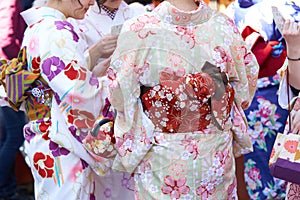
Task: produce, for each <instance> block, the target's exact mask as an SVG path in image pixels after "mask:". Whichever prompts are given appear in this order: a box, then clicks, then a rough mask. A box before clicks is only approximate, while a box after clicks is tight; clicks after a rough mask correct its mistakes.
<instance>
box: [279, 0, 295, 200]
mask: <svg viewBox="0 0 300 200" xmlns="http://www.w3.org/2000/svg"><path fill="white" fill-rule="evenodd" d="M296 6H297V7H298V8H299V5H296ZM297 14H298V13H297ZM296 19H297V18H296ZM296 19H295V18H294V20H296ZM298 19H299V18H298ZM294 20H291V19H287V20H286V22H285V24H284V27H283V32H282V35H283V36H284V38H285V41H286V46H287V60H286V63H285V65H284V66H283V67H282V68H281V69H280V72H281V75H282V80H281V83H280V84H281V87H280V90H279V97H278V100H279V104H280V105H281V106H282V107H283V108H288V101H287V97H288V95H287V85H286V84H288V86H289V87H288V88H289V90H290V91H289V92H290V98H291V100H290V102H291V105H293V107H292V111H291V118H292V119H291V122H292V124H291V132H292V133H295V134H300V98H299V91H300V78H299V73H300V71H299V69H300V68H299V64H300V59H299V57H300V45H299V40H300V25H299V22H295V21H294ZM287 68H288V71H287ZM287 73H288V75H289V79H288V80H289V82H287ZM288 123H289V121H287V125H286V128H285V132H287V131H289V130H288V127H289V125H288ZM299 191H300V185H298V184H295V183H288V185H287V189H286V199H287V200H288V199H300V192H299Z"/></svg>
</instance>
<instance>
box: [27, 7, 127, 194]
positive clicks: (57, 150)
mask: <svg viewBox="0 0 300 200" xmlns="http://www.w3.org/2000/svg"><path fill="white" fill-rule="evenodd" d="M22 16H23V17H24V19H25V21H26V22H27V24H28V28H27V30H26V32H25V36H24V41H23V44H22V46H23V47H26V49H27V56H26V57H27V60H28V65H27V70H28V71H30V72H33V73H36V74H39V75H40V77H41V78H42V79H40V78H39V79H38V80H36V81H35V82H34V83H33V84H31V87H30V89H29V90H28V91H27V92H28V95H29V98H27V99H25V108H26V110H27V112H28V113H31V114H30V122H29V123H28V124H27V125H25V127H24V136H25V140H26V141H25V150H26V152H27V154H28V158H29V161H30V165H31V170H32V174H33V176H34V180H35V188H34V190H35V199H39V200H44V199H47V200H48V199H71V200H72V199H73V200H75V199H76V200H77V199H91V200H95V199H119V197H120V195H122V197H124V199H132V197H133V193H132V184H131V177H130V176H129V175H128V174H125V173H110V172H111V169H110V167H111V162H112V161H111V159H110V158H104V157H103V158H101V159H100V158H99V157H98V158H97V159H95V157H94V155H93V154H91V153H89V152H88V151H87V150H88V149H86V148H85V144H83V141H84V140H85V139H86V138H87V136H88V134H89V131H90V130H91V129H92V128H93V126H94V124H95V122H96V119H97V117H98V115H99V113H100V111H101V110H102V109H103V107H104V105H105V97H106V94H105V92H104V90H103V89H104V85H105V84H104V82H105V78H98V77H96V75H94V74H93V73H91V72H90V71H89V70H87V63H86V61H85V58H84V56H83V52H84V48H83V46H82V45H81V39H80V38H79V37H78V35H77V31H76V29H75V28H74V27H73V25H72V24H70V23H69V22H68V21H67V20H66V18H65V16H64V15H63V14H62V13H61V12H59V11H58V10H55V9H52V8H48V7H40V8H32V9H29V10H27V11H25V12H23V13H22ZM45 107H46V108H47V109H45Z"/></svg>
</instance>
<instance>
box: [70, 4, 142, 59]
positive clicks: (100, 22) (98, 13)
mask: <svg viewBox="0 0 300 200" xmlns="http://www.w3.org/2000/svg"><path fill="white" fill-rule="evenodd" d="M140 12H141V11H139V12H137V10H136V9H134V8H131V7H129V5H128V4H127V3H126V2H125V1H122V2H121V4H120V6H119V8H118V10H117V11H116V14H115V17H114V18H113V19H112V18H111V17H110V16H109V15H108V14H107V13H106V12H105V10H103V9H100V8H99V6H98V4H97V3H95V4H94V5H93V6H91V7H90V8H89V10H88V11H87V13H86V15H85V17H84V19H83V20H73V19H70V22H71V23H72V24H74V26H78V29H79V30H80V32H79V37H81V38H82V39H83V40H84V41H85V42H86V46H85V49H88V48H89V47H91V46H92V45H94V44H96V43H97V42H98V41H99V40H100V39H101V38H102V37H103V36H105V35H107V34H110V33H111V27H112V26H114V25H121V24H123V23H124V22H125V21H126V20H128V19H130V18H132V17H134V16H136V15H138V14H140ZM85 56H86V59H87V61H89V55H88V52H86V53H85Z"/></svg>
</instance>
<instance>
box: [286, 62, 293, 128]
mask: <svg viewBox="0 0 300 200" xmlns="http://www.w3.org/2000/svg"><path fill="white" fill-rule="evenodd" d="M286 73H287V74H286V81H287V84H286V90H287V98H288V117H289V131H288V133H290V132H291V130H292V119H291V104H290V88H289V82H290V81H289V67H288V66H287V70H286Z"/></svg>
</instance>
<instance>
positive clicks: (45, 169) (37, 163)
mask: <svg viewBox="0 0 300 200" xmlns="http://www.w3.org/2000/svg"><path fill="white" fill-rule="evenodd" d="M33 163H34V164H33V165H34V168H35V169H36V170H37V171H38V173H39V175H41V177H43V178H51V177H52V175H53V173H54V159H53V158H52V157H51V156H49V155H45V154H43V153H42V152H37V153H35V154H34V156H33Z"/></svg>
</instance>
